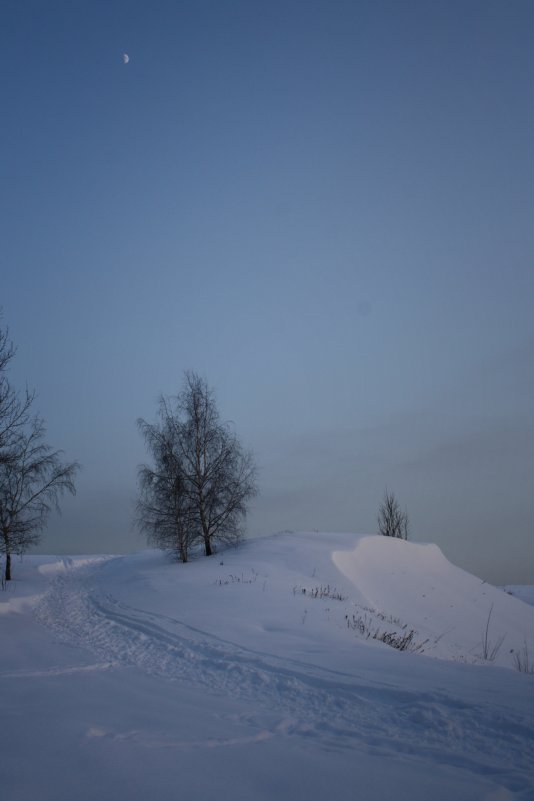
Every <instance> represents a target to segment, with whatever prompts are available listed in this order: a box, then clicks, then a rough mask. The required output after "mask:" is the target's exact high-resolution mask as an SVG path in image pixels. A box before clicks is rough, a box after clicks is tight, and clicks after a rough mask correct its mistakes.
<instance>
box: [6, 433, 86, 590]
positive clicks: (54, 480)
mask: <svg viewBox="0 0 534 801" xmlns="http://www.w3.org/2000/svg"><path fill="white" fill-rule="evenodd" d="M44 435H45V427H44V423H43V421H42V420H41V419H40V418H39V417H34V418H32V420H31V421H30V422H29V424H28V427H27V430H25V431H18V433H17V436H16V437H12V438H11V443H10V455H9V458H8V459H6V460H5V461H4V462H3V463H2V464H0V547H1V549H2V551H3V552H4V554H5V558H6V565H5V580H6V581H10V579H11V556H12V554H13V553H24V551H26V550H27V549H28V548H29V547H30V546H31V545H35V544H36V543H37V542H39V539H40V536H41V532H42V530H43V529H44V528H45V526H46V523H47V520H48V515H49V513H50V512H51V511H52V509H56V510H57V511H59V504H58V501H59V497H60V496H61V495H62V494H63V493H64V492H70V493H72V494H75V486H74V477H75V475H76V472H77V470H78V465H77V464H76V462H71V463H70V464H67V463H64V462H63V461H62V460H61V455H62V452H61V451H54V450H52V448H51V447H50V446H49V445H47V444H46V443H45V442H44Z"/></svg>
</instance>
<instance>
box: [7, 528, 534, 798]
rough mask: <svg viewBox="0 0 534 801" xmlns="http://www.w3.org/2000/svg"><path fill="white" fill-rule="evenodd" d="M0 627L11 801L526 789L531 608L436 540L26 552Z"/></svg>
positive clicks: (533, 745)
mask: <svg viewBox="0 0 534 801" xmlns="http://www.w3.org/2000/svg"><path fill="white" fill-rule="evenodd" d="M0 629H1V636H2V643H3V647H2V652H1V655H0V671H1V674H0V676H1V679H2V686H3V688H5V690H6V692H5V694H4V695H3V699H4V700H3V702H2V712H3V719H4V721H5V724H4V726H3V727H2V728H3V731H2V733H1V734H0V741H1V749H2V750H1V751H0V753H2V754H3V755H4V757H5V756H7V759H6V760H5V761H4V762H3V764H4V768H3V769H2V770H3V774H2V775H0V786H2V787H6V786H7V787H8V788H9V791H10V793H9V795H8V796H7V797H8V798H9V799H10V801H11V799H13V800H15V799H20V801H22V799H28V800H29V799H31V800H32V801H41V799H42V801H45V799H46V801H48V799H50V801H52V799H53V800H54V801H62V800H63V799H65V801H66V799H71V798H73V797H76V798H79V799H86V798H87V799H89V798H91V799H92V798H96V797H98V798H100V799H107V798H109V799H111V798H113V799H114V801H120V800H121V799H122V798H124V799H137V798H139V799H141V798H144V797H145V796H146V795H147V793H149V794H150V796H151V797H152V798H153V799H156V801H157V800H158V799H167V798H168V799H171V798H172V799H175V798H178V797H180V798H182V797H183V798H187V799H188V800H189V799H197V798H198V799H201V798H202V799H211V798H213V799H215V798H221V797H222V798H225V797H227V796H228V797H229V798H231V799H241V798H243V799H245V798H246V799H250V798H254V799H274V798H275V797H276V799H277V801H289V799H294V798H300V797H303V798H304V797H305V798H307V799H311V800H312V801H314V799H322V798H323V797H324V796H325V795H328V796H329V797H333V798H336V799H345V798H346V799H349V798H350V799H353V798H355V797H356V798H358V799H362V801H367V799H369V800H370V801H372V800H373V799H383V798H387V797H388V796H389V795H394V796H395V798H396V799H410V801H418V800H419V799H423V798H424V799H427V798H429V797H432V798H433V799H437V801H439V800H440V799H450V798H455V799H466V801H467V799H470V801H471V799H487V801H498V799H511V798H517V799H524V800H525V801H526V800H527V799H532V798H533V797H534V780H533V777H532V771H531V766H532V764H534V676H529V675H526V674H525V673H521V672H518V671H517V670H516V669H514V668H515V666H516V664H517V662H518V659H519V660H521V659H522V660H523V662H522V664H525V659H526V660H527V663H526V664H527V665H530V664H531V663H530V658H529V656H528V655H529V654H533V655H534V607H532V606H529V605H527V604H525V603H523V602H522V601H521V600H518V599H517V598H515V597H512V596H511V595H509V594H507V593H506V592H504V591H503V590H500V589H497V588H495V587H492V586H490V585H488V584H486V583H484V582H482V581H480V579H477V578H475V577H474V576H471V575H470V574H468V573H465V572H464V571H462V570H460V569H458V568H456V567H454V566H453V565H451V564H450V563H449V562H448V561H447V560H446V559H445V558H444V556H443V555H442V553H441V552H440V550H439V549H438V548H437V547H436V546H434V545H420V544H413V543H407V542H403V541H400V540H392V539H388V538H383V537H375V536H372V537H358V536H355V535H352V534H351V535H349V534H347V535H339V534H317V533H302V534H287V533H286V534H280V535H276V536H272V537H268V538H265V539H260V540H254V541H251V542H248V543H246V544H244V545H243V546H242V547H241V548H239V549H237V550H235V549H231V550H228V551H224V552H223V553H220V554H218V555H216V556H215V557H212V558H211V559H198V560H196V561H193V562H190V563H189V564H187V565H180V564H175V563H171V562H170V561H169V560H168V559H167V558H166V557H165V555H163V554H161V553H160V552H157V551H144V552H142V553H139V554H135V555H131V556H126V557H87V558H83V557H76V558H72V559H64V558H55V559H54V558H52V557H26V558H25V559H24V561H23V562H22V564H16V565H15V582H14V586H10V587H9V589H8V590H7V591H6V592H4V593H2V594H1V595H0ZM388 643H389V644H388ZM499 643H501V644H500V646H499ZM391 644H393V645H397V646H401V647H403V648H404V650H398V648H394V647H391ZM30 769H31V770H30Z"/></svg>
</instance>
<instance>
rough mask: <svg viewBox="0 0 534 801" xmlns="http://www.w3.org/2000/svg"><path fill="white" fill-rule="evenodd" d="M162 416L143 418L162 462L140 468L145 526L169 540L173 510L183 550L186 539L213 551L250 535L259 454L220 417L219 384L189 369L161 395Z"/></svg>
mask: <svg viewBox="0 0 534 801" xmlns="http://www.w3.org/2000/svg"><path fill="white" fill-rule="evenodd" d="M159 418H160V423H159V424H156V425H150V424H148V423H146V422H145V421H144V420H139V421H138V425H139V427H140V429H141V431H142V433H143V435H144V436H145V440H146V442H147V446H148V448H149V450H150V451H151V452H152V455H153V457H154V461H155V463H156V464H155V467H154V468H147V467H146V466H142V467H141V468H140V474H139V478H140V489H141V496H140V502H139V505H138V518H139V521H140V525H141V528H142V529H144V530H145V531H147V532H148V534H149V536H150V537H152V538H155V539H156V541H159V543H160V544H161V545H163V546H164V547H165V544H164V543H165V538H166V537H167V536H168V531H169V529H168V528H167V523H166V522H164V521H169V520H172V518H173V514H174V515H175V519H176V520H177V522H176V523H175V524H174V526H175V528H174V538H175V539H174V541H175V542H176V543H177V544H178V551H179V550H180V547H181V546H180V543H181V542H182V541H184V540H185V542H186V543H187V544H188V545H190V544H191V543H193V542H196V541H201V542H202V543H203V545H204V551H205V554H206V556H210V555H211V554H212V553H213V544H214V542H215V541H219V542H238V541H239V540H240V538H241V537H242V535H243V521H244V518H245V516H246V506H247V501H248V500H249V499H250V498H252V497H253V496H254V495H255V494H256V492H257V488H256V467H255V464H254V459H253V457H252V454H251V453H250V452H249V451H245V450H243V448H242V447H241V445H240V443H239V441H238V439H237V437H236V435H235V434H234V432H233V431H232V430H231V428H230V426H229V425H228V424H224V423H221V421H220V419H219V412H218V410H217V406H216V403H215V398H214V395H213V392H212V390H211V389H210V388H209V387H208V385H207V383H206V381H205V380H204V379H202V378H200V377H199V376H198V375H197V374H196V373H194V372H186V373H185V387H184V390H183V391H182V392H181V393H180V394H179V395H178V396H176V397H173V398H163V397H162V398H161V399H160V404H159ZM163 453H165V454H166V457H165V459H163V458H162V454H163ZM159 487H162V488H164V489H163V491H162V492H163V497H158V491H159V490H158V488H159ZM178 501H179V503H178ZM164 531H165V532H166V533H165V536H163V532H164ZM167 547H168V546H167ZM180 555H181V554H180ZM181 558H182V555H181Z"/></svg>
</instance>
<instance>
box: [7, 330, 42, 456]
mask: <svg viewBox="0 0 534 801" xmlns="http://www.w3.org/2000/svg"><path fill="white" fill-rule="evenodd" d="M14 355H15V348H14V346H13V343H12V342H11V340H10V339H9V330H8V329H7V328H0V464H4V463H5V462H6V461H8V460H9V459H11V458H12V450H13V445H14V442H15V440H16V438H17V436H18V434H19V432H20V431H21V429H23V428H24V426H26V425H27V424H28V422H29V419H30V407H31V405H32V403H33V400H34V397H35V393H33V392H29V391H28V390H26V391H25V393H24V396H23V397H20V395H19V394H18V393H17V392H15V390H14V389H13V387H12V386H11V384H10V382H9V379H8V377H7V370H8V367H9V363H10V361H11V359H12V358H13V356H14Z"/></svg>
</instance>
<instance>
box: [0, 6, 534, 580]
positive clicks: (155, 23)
mask: <svg viewBox="0 0 534 801" xmlns="http://www.w3.org/2000/svg"><path fill="white" fill-rule="evenodd" d="M0 23H1V24H0V65H1V69H2V76H3V79H2V85H1V88H0V101H1V108H2V116H3V120H2V132H1V138H2V157H1V162H0V226H1V229H2V230H1V232H0V233H1V238H0V243H1V244H0V248H1V267H0V269H1V280H0V305H1V306H2V308H3V315H4V321H5V323H7V324H8V325H9V327H10V331H11V334H12V337H13V339H14V340H15V342H16V344H17V345H18V352H17V357H16V360H15V362H14V363H13V367H12V373H11V377H12V379H13V381H14V382H15V383H17V384H18V385H19V386H24V385H25V384H26V383H28V384H29V385H30V386H32V387H35V388H36V389H37V391H38V395H39V398H38V401H37V408H38V409H39V411H40V412H41V413H42V414H43V416H44V417H45V419H46V420H47V423H48V432H49V433H48V437H49V440H50V442H51V443H52V444H53V445H55V446H57V447H61V448H63V449H64V450H65V451H66V453H67V454H68V455H69V457H72V458H75V459H78V460H79V461H80V462H81V463H82V464H83V468H84V469H83V473H82V474H81V476H80V479H79V482H78V487H79V490H78V496H77V497H76V498H75V499H73V500H70V499H69V500H67V501H66V502H65V504H64V514H63V517H62V518H61V519H58V518H53V519H52V520H51V521H50V526H49V529H48V532H47V535H46V538H45V540H44V542H43V545H42V548H41V549H42V550H44V551H47V550H48V551H49V550H64V551H73V552H74V551H75V552H84V551H93V550H96V551H98V550H103V549H105V550H110V551H123V550H126V549H136V548H139V547H141V546H142V544H143V541H142V539H141V538H140V537H139V536H138V535H137V534H136V533H135V532H134V531H132V523H131V520H132V500H133V498H134V497H135V488H136V467H137V465H138V464H139V463H140V462H141V461H142V460H143V459H144V458H145V454H144V451H143V443H142V441H141V438H140V437H139V435H138V433H137V431H136V427H135V421H136V419H137V418H138V417H140V416H141V417H145V418H146V419H153V417H154V415H155V412H156V401H157V397H158V395H159V394H160V393H162V392H163V393H165V394H173V393H176V392H177V391H179V389H180V386H181V381H182V374H183V371H184V370H185V369H194V370H196V371H197V372H199V373H200V374H202V375H204V376H205V377H206V378H207V380H208V382H209V383H210V384H211V385H212V386H213V387H214V388H215V390H216V393H217V397H218V401H219V406H220V410H221V414H222V416H223V417H224V418H226V419H230V420H232V421H234V423H235V426H236V430H237V433H238V434H239V435H240V437H241V439H242V441H243V442H244V443H245V444H246V445H248V446H250V447H252V448H253V449H254V451H255V453H256V456H257V460H258V463H259V466H260V489H261V495H260V496H259V497H258V499H257V500H256V501H255V503H254V506H253V508H252V510H251V514H250V516H249V530H250V532H251V533H252V534H261V533H269V532H271V531H276V530H280V529H286V528H299V529H300V528H320V529H327V530H356V531H374V530H376V511H377V507H378V503H379V501H380V498H381V496H382V494H383V491H384V488H385V486H388V487H389V488H390V489H392V490H393V491H395V492H396V494H397V495H398V497H399V500H400V501H401V502H402V503H403V505H404V504H406V506H407V508H408V512H409V514H410V517H411V521H412V536H413V538H414V539H416V540H421V541H426V540H430V541H435V542H437V543H438V544H439V545H440V546H441V547H442V548H443V550H444V552H445V553H446V555H447V556H448V557H449V558H451V559H452V560H453V561H455V562H456V563H458V564H460V565H461V566H464V567H466V568H467V569H469V570H472V571H474V572H476V573H478V574H479V575H481V576H482V577H483V578H487V579H489V580H493V581H502V582H504V581H517V582H527V581H528V582H534V572H533V571H534V558H533V557H534V528H533V523H532V521H533V520H534V492H533V476H534V423H533V408H534V407H533V399H534V367H533V364H534V360H533V358H532V352H533V344H534V322H533V320H534V314H533V306H534V303H533V299H534V269H533V252H534V225H533V224H532V220H533V212H534V148H533V146H532V142H533V141H534V48H533V46H532V31H533V29H534V7H533V6H532V4H531V3H530V2H511V3H510V2H458V3H456V2H443V3H440V2H436V3H426V2H406V3H396V2H392V3H388V2H361V3H360V2H291V1H289V2H269V3H267V2H262V3H260V2H253V0H250V1H249V2H230V1H229V2H222V1H221V0H219V1H218V2H214V1H213V2H207V1H206V2H200V0H199V1H198V2H150V3H148V2H114V1H113V0H108V2H94V0H93V1H92V2H53V1H51V0H49V1H48V2H25V0H18V1H17V2H11V1H10V0H6V2H4V3H3V4H2V10H1V12H0ZM124 52H127V53H128V54H129V56H130V62H129V63H128V64H124V63H123V61H122V54H123V53H124Z"/></svg>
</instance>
